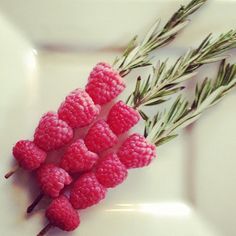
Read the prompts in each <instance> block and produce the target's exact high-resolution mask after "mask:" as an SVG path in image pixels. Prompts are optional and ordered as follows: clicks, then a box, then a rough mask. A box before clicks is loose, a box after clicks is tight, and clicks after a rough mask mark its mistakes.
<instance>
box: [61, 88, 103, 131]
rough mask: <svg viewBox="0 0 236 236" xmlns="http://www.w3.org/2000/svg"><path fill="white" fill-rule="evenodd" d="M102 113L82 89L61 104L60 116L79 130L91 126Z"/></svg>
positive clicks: (75, 91)
mask: <svg viewBox="0 0 236 236" xmlns="http://www.w3.org/2000/svg"><path fill="white" fill-rule="evenodd" d="M99 112H100V106H99V105H95V104H94V102H93V100H92V98H91V97H90V96H89V95H88V93H86V92H85V91H84V90H82V89H76V90H74V91H72V92H71V93H70V94H69V95H68V96H67V97H66V99H65V101H64V102H63V103H62V104H61V106H60V108H59V110H58V116H59V118H60V119H61V120H64V121H65V122H66V123H67V124H68V125H70V127H72V128H79V127H84V126H86V125H89V124H90V123H91V122H92V121H93V120H94V119H95V117H96V116H97V115H98V114H99Z"/></svg>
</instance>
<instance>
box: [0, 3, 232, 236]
mask: <svg viewBox="0 0 236 236" xmlns="http://www.w3.org/2000/svg"><path fill="white" fill-rule="evenodd" d="M9 2H10V1H8V3H7V1H2V0H1V1H0V6H1V5H2V12H3V14H0V29H1V41H2V44H1V45H0V52H1V53H0V67H1V69H0V82H1V93H0V150H1V156H2V158H1V165H0V173H1V176H3V175H4V173H5V172H7V170H8V169H9V168H10V167H11V166H12V165H14V162H13V161H12V156H11V148H12V146H13V145H14V143H15V142H16V141H17V140H18V139H21V138H31V137H32V134H33V131H34V128H35V127H36V125H37V122H38V120H39V118H40V116H41V115H42V114H43V113H44V112H46V111H48V110H56V109H57V107H58V105H59V104H60V102H61V101H62V100H63V98H64V97H65V96H66V94H68V92H70V91H71V90H73V89H74V88H77V87H84V85H85V83H86V78H87V76H88V74H89V71H90V70H91V68H92V67H93V66H94V65H95V64H96V63H97V62H99V61H108V62H112V61H113V59H114V57H115V56H116V55H117V52H112V51H111V52H108V53H106V52H98V51H91V50H88V51H86V50H84V51H78V50H77V49H78V48H81V47H82V48H84V47H86V48H88V47H90V46H91V45H95V44H96V41H94V40H95V39H94V38H96V35H97V34H101V33H102V34H103V35H105V34H106V32H105V30H104V28H103V27H102V26H101V27H100V28H101V29H102V30H101V31H99V32H98V31H97V30H98V29H97V28H98V27H94V28H93V30H94V32H93V34H92V35H91V32H90V31H89V32H90V33H87V34H86V30H84V31H81V32H82V33H83V34H85V35H84V36H83V37H82V39H83V40H82V43H81V44H77V42H76V43H74V42H73V41H72V40H70V39H71V38H72V36H69V35H70V33H68V30H65V32H64V33H63V32H61V34H60V35H58V34H57V33H56V30H55V31H53V30H52V25H51V23H50V22H51V21H50V19H49V18H48V19H47V20H48V27H49V28H50V30H52V33H51V36H50V35H49V36H48V38H47V36H46V31H43V32H41V33H42V34H44V35H43V36H44V37H42V38H41V39H40V40H42V41H40V44H42V45H46V46H48V45H49V46H50V45H52V44H53V42H55V45H57V46H58V45H59V48H60V49H61V48H62V46H61V45H66V48H67V47H68V45H71V48H73V49H74V50H72V51H70V52H56V51H55V50H40V49H39V50H37V51H36V50H35V49H34V48H35V43H37V39H38V38H37V37H36V36H38V32H39V29H38V28H37V27H39V26H38V25H37V24H35V25H34V27H31V28H30V29H29V27H26V26H25V25H24V24H23V23H24V22H25V18H27V17H28V20H30V17H31V16H32V14H33V13H34V14H37V10H35V9H34V11H33V10H32V9H33V8H31V9H30V6H31V5H30V4H29V5H28V10H27V13H28V15H29V16H27V14H26V15H24V19H23V18H22V15H21V14H20V13H19V12H22V9H21V10H19V12H18V14H16V12H15V11H16V10H13V8H12V7H11V6H10V4H9ZM19 2H21V3H22V1H19ZM25 2H27V1H25ZM61 2H62V4H68V5H67V10H66V11H65V12H62V13H61V14H62V17H64V18H68V17H69V16H68V14H69V13H68V12H69V9H70V8H73V4H70V3H68V1H66V2H67V3H65V2H63V1H61ZM105 2H106V1H105ZM105 2H103V3H101V5H100V7H101V9H104V6H105V7H106V9H112V3H111V2H106V3H105ZM135 2H136V1H129V4H128V6H127V7H128V8H129V11H128V10H127V9H126V11H127V14H124V15H123V18H124V19H123V20H124V21H125V19H126V20H127V22H128V21H129V17H130V16H133V17H134V19H136V20H139V22H140V24H142V19H144V20H145V21H146V22H152V21H153V19H154V18H155V17H153V15H151V16H150V15H148V9H153V8H154V7H155V8H156V9H157V6H159V7H158V9H157V11H156V13H155V15H159V16H160V17H162V18H164V19H166V18H167V16H169V15H170V14H171V13H172V12H173V10H174V9H175V7H176V5H178V4H177V3H175V7H174V6H173V7H171V6H170V5H171V4H172V3H173V2H171V1H166V2H165V1H153V2H152V1H147V2H148V3H147V4H144V3H142V4H141V3H139V4H137V5H135ZM137 2H140V1H137ZM141 2H144V1H141ZM185 2H186V1H185ZM178 3H179V2H178ZM84 4H85V3H84ZM89 4H90V5H89ZM106 4H107V5H106ZM116 4H118V5H119V4H120V5H119V7H120V9H122V6H124V4H125V3H124V2H123V1H117V2H116ZM132 4H133V5H132ZM152 4H153V5H152ZM158 4H159V5H158ZM118 5H117V6H118ZM95 6H97V5H94V4H92V3H91V2H88V3H87V5H86V8H85V9H89V8H90V9H92V11H93V7H95ZM132 6H136V8H138V7H137V6H140V8H141V9H139V10H136V11H135V12H134V13H133V15H132ZM145 6H146V8H145ZM150 6H152V7H150ZM169 6H170V7H169ZM44 7H45V11H47V5H46V4H45V6H44ZM62 7H63V6H62ZM16 8H17V7H16ZM16 8H15V9H16ZM136 8H135V9H136ZM142 8H143V15H142V17H141V19H139V18H140V17H139V18H138V14H137V12H142ZM163 9H165V10H166V11H165V12H164V13H163ZM235 9H236V1H210V2H209V3H208V4H207V5H206V6H205V8H203V9H202V10H201V11H200V12H199V13H198V14H196V15H195V16H194V17H193V22H192V23H191V25H189V27H188V28H187V29H186V30H185V31H184V32H183V33H182V34H181V35H180V36H179V37H178V38H177V40H176V41H175V42H174V43H173V44H171V45H170V46H169V47H166V48H163V49H161V50H159V51H158V53H159V54H158V59H161V60H163V59H165V58H166V57H171V59H172V60H173V59H174V58H176V57H177V56H178V55H181V54H182V53H184V52H185V51H186V50H187V48H188V47H189V46H191V45H193V46H194V45H197V44H198V43H199V42H200V41H201V40H202V39H203V38H204V36H205V35H206V34H207V33H209V32H215V33H216V35H217V34H218V33H220V32H225V31H227V30H228V29H230V28H233V27H235V22H236V15H235V12H234V11H235ZM31 10H32V11H31ZM126 11H125V12H126ZM30 12H31V13H30ZM32 12H33V13H32ZM128 12H129V14H128ZM152 13H153V14H154V12H152ZM226 13H227V14H226ZM104 14H106V11H104ZM4 15H6V16H7V17H6V16H4ZM46 16H47V17H49V16H48V15H47V13H45V17H46ZM17 17H18V18H17ZM79 17H80V16H79V15H78V20H79V19H80V18H79ZM90 17H91V18H92V19H93V15H90ZM106 17H107V19H111V18H112V17H111V14H110V13H107V15H103V18H106ZM125 17H126V18H125ZM92 19H91V21H92ZM94 19H96V17H95V16H94ZM31 20H32V19H31ZM47 20H45V22H47ZM10 21H11V22H15V23H10ZM17 21H18V22H17ZM22 22H23V23H22ZM114 22H115V26H114V27H111V28H112V29H111V32H110V34H108V35H107V37H105V36H103V37H99V38H98V42H97V45H98V46H97V48H101V47H103V46H104V45H106V46H107V47H109V46H111V44H112V43H113V44H114V42H119V40H120V39H121V37H122V39H121V41H122V42H124V41H128V39H129V36H130V34H129V33H127V32H132V34H133V32H134V30H133V26H134V24H135V21H134V22H133V21H131V23H129V24H127V25H126V26H125V25H124V24H118V22H119V21H118V16H116V15H115V16H114ZM132 22H133V23H132ZM54 24H55V22H54ZM68 24H70V22H68ZM80 24H81V25H84V27H90V24H89V23H88V22H87V23H86V21H83V22H80ZM100 24H102V21H101V22H100ZM103 24H104V23H103ZM111 24H112V23H111ZM147 25H148V24H147ZM144 26H145V25H141V28H142V29H143V28H144ZM74 27H75V26H74ZM76 27H77V26H76ZM76 27H75V29H74V30H76ZM104 27H105V25H104ZM136 27H137V26H136ZM34 28H35V31H34ZM115 28H117V29H118V33H117V34H116V33H115V31H114V29H115ZM55 29H57V27H55ZM40 30H42V29H40ZM44 30H45V29H44ZM90 30H91V29H90ZM22 31H23V32H24V33H22ZM71 31H72V32H73V30H71ZM34 33H35V34H34ZM63 34H64V36H62V35H63ZM111 34H112V35H113V36H112V37H111ZM32 35H35V37H32ZM52 35H54V36H55V37H54V36H53V37H52ZM73 36H74V35H73ZM63 37H64V38H66V40H64V41H63ZM53 38H55V40H54V41H53V40H52V39H53ZM56 38H57V40H56ZM87 38H93V40H91V41H88V42H87V41H86V39H87ZM108 40H110V41H108ZM86 42H87V43H88V45H87V44H86ZM63 43H64V44H63ZM33 45H34V46H33ZM112 46H114V47H117V46H122V45H120V44H119V43H118V44H115V45H112ZM95 48H96V46H95ZM231 54H232V55H234V54H233V53H231ZM229 60H231V61H236V57H235V56H234V57H232V58H231V59H229ZM216 68H217V67H216V65H212V66H207V67H204V68H202V69H200V70H199V74H198V76H197V77H196V80H197V79H201V78H202V77H204V76H205V75H206V74H207V75H208V74H209V75H212V76H214V74H215V71H216ZM140 73H141V74H142V75H143V76H145V75H146V73H147V72H144V71H141V70H138V71H136V72H135V73H132V74H131V75H130V76H129V77H128V78H127V79H126V81H127V90H126V91H125V92H124V93H123V94H122V95H121V96H120V97H119V98H120V99H126V98H127V95H128V94H129V93H130V92H131V91H132V88H133V86H134V80H135V78H136V77H137V75H138V74H140ZM187 92H188V93H191V88H190V89H189V90H188V91H187ZM235 95H236V94H235V91H234V92H233V93H231V94H230V95H229V96H227V98H225V100H224V101H223V102H222V103H221V104H219V105H218V106H217V107H215V108H213V109H211V110H210V111H208V112H207V113H206V115H204V116H203V117H202V119H201V120H200V121H199V122H198V123H196V124H195V125H194V127H193V128H192V129H188V130H186V131H184V132H182V134H181V136H179V138H177V139H176V140H174V141H172V142H171V143H169V144H166V145H164V146H163V147H160V148H159V149H158V159H157V160H156V161H155V162H153V164H152V165H151V166H150V167H148V168H144V169H139V170H132V171H130V172H129V177H128V179H127V181H126V182H125V183H124V184H122V185H121V186H119V187H117V188H116V189H113V190H110V191H109V193H108V195H107V198H106V200H105V201H103V202H102V203H101V204H99V205H98V206H95V207H92V208H90V209H88V210H83V211H81V212H80V213H81V226H80V228H79V229H78V230H76V231H75V232H72V233H68V235H78V236H79V235H83V236H91V235H94V236H95V235H104V236H108V235H114V236H118V235H119V236H120V235H122V236H130V235H132V234H134V235H136V236H143V235H144V234H148V235H149V236H156V235H160V236H190V235H191V236H234V235H236V229H235V227H234V226H235V225H234V224H235V223H234V219H235V218H236V204H235V199H236V188H235V181H236V174H235V167H236V159H235V145H236V138H235V131H236V122H235V120H236V112H235V103H236V96H235ZM106 109H108V107H107V108H106ZM133 131H140V132H141V131H142V125H139V126H137V127H136V128H135V129H134V130H133ZM0 188H1V194H0V204H1V211H0V219H1V221H0V235H4V236H18V235H24V236H30V235H36V233H37V232H38V231H39V230H40V229H41V227H42V226H43V225H44V224H45V220H44V216H43V214H44V210H43V208H44V207H45V206H46V204H47V201H46V200H45V201H44V202H42V204H40V206H39V209H38V211H37V212H36V213H34V214H33V215H32V216H31V217H27V216H26V215H25V209H26V207H27V205H29V203H30V201H32V199H33V198H34V197H35V196H36V195H37V191H38V189H37V186H36V183H35V181H34V176H33V175H29V174H28V173H25V172H23V171H19V173H17V174H16V176H15V177H13V178H12V179H9V180H8V181H6V180H5V179H4V178H0ZM49 235H67V233H64V232H61V231H59V230H57V229H53V230H52V231H51V232H50V234H49Z"/></svg>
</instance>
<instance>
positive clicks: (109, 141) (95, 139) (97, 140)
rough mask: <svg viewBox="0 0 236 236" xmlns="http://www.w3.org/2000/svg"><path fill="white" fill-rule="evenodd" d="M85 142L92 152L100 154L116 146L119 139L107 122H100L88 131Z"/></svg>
mask: <svg viewBox="0 0 236 236" xmlns="http://www.w3.org/2000/svg"><path fill="white" fill-rule="evenodd" d="M84 142H85V145H86V146H87V147H88V149H89V150H90V151H92V152H96V153H99V152H102V151H105V150H106V149H108V148H110V147H112V146H114V145H115V144H116V143H117V142H118V138H117V136H116V135H115V134H114V133H113V131H112V130H111V129H110V127H109V125H108V124H107V123H106V121H105V120H98V121H96V122H95V123H94V124H93V125H92V126H91V127H90V129H89V130H88V132H87V134H86V136H85V138H84Z"/></svg>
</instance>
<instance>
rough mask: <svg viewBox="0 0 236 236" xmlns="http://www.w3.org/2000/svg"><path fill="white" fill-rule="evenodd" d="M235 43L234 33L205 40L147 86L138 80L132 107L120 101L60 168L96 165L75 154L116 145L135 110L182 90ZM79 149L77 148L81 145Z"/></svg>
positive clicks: (133, 118) (160, 70) (132, 122)
mask: <svg viewBox="0 0 236 236" xmlns="http://www.w3.org/2000/svg"><path fill="white" fill-rule="evenodd" d="M235 40H236V32H235V31H229V32H228V33H226V34H223V35H221V36H220V37H219V38H218V39H216V40H215V41H213V42H212V41H211V39H210V37H209V36H208V37H207V38H206V39H205V40H204V41H203V42H202V43H201V44H200V46H199V47H198V48H197V49H193V50H190V51H189V52H187V53H186V54H185V55H183V56H182V57H180V58H179V59H178V60H177V61H176V63H175V64H174V66H172V67H170V68H169V69H168V70H167V68H166V64H164V63H163V64H162V65H161V66H160V67H159V68H157V69H156V71H155V73H154V75H155V77H154V78H153V81H151V82H150V80H149V79H148V80H146V81H144V82H143V83H142V84H141V82H140V77H139V78H138V80H137V85H136V88H135V91H134V92H133V93H132V94H131V95H130V98H129V99H128V101H129V103H131V104H132V105H133V107H130V106H128V105H127V104H125V103H123V102H122V101H119V102H117V103H116V104H115V105H114V106H113V107H112V108H111V110H110V112H109V114H108V118H107V122H105V121H104V120H99V121H97V122H95V123H94V124H93V126H92V127H91V128H90V129H89V131H88V133H87V135H86V136H85V140H84V142H83V147H84V151H81V150H80V148H77V153H76V152H73V151H72V152H70V153H69V154H67V155H64V156H63V158H62V160H63V161H62V164H61V167H62V168H66V170H67V171H69V172H80V171H88V170H90V169H91V168H92V167H93V165H94V164H95V163H96V160H97V159H98V157H97V156H96V158H94V159H90V157H88V156H87V157H86V156H83V157H82V156H81V155H79V154H78V151H79V152H81V153H86V152H88V150H90V151H91V152H89V153H90V154H92V155H93V156H94V157H95V153H100V152H102V151H104V150H106V149H108V148H110V147H112V146H113V145H115V144H116V142H117V141H118V137H117V135H119V134H122V133H124V132H126V131H128V130H129V129H130V128H131V127H132V126H134V125H135V124H136V123H137V122H138V121H139V115H138V112H137V109H139V107H141V106H142V105H143V106H145V105H156V104H159V103H161V102H163V101H165V100H166V96H168V95H170V94H173V93H175V92H177V91H179V89H182V87H180V86H179V83H181V82H182V81H183V80H184V81H185V80H186V79H190V78H192V76H193V75H194V74H195V72H194V71H195V70H196V69H197V68H199V67H200V66H201V65H202V64H204V63H210V62H214V61H217V60H219V59H220V58H222V57H225V56H224V55H223V56H221V57H219V55H221V54H222V52H224V51H226V50H227V49H230V48H233V47H235ZM164 70H167V73H166V75H163V74H162V73H163V71H164ZM161 77H163V78H162V81H160V82H158V81H159V78H161ZM176 81H177V82H176ZM166 88H167V89H166ZM131 100H132V101H131ZM139 112H140V114H141V115H142V116H143V118H144V119H145V118H146V116H145V115H144V113H143V112H142V111H141V110H139ZM75 146H76V145H75ZM77 146H78V145H77ZM79 146H80V147H81V144H80V145H79ZM87 149H88V150H87ZM86 161H87V164H86V165H85V166H83V165H84V164H83V163H86ZM69 163H71V164H69ZM88 163H90V164H88ZM81 165H82V166H81Z"/></svg>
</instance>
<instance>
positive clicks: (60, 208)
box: [37, 195, 80, 236]
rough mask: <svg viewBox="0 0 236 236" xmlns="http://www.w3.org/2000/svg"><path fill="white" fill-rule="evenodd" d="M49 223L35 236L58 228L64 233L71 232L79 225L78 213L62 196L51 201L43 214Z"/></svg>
mask: <svg viewBox="0 0 236 236" xmlns="http://www.w3.org/2000/svg"><path fill="white" fill-rule="evenodd" d="M45 215H46V217H47V219H48V221H49V223H48V224H47V225H46V226H45V227H44V229H42V230H41V231H40V233H39V234H38V235H37V236H43V235H45V234H46V233H47V231H48V230H49V229H50V228H51V227H58V228H60V229H61V230H64V231H73V230H75V229H76V228H77V227H78V226H79V224H80V218H79V214H78V212H77V211H76V210H75V209H74V208H73V207H72V205H71V203H70V202H69V200H68V198H67V197H66V196H64V195H61V196H59V197H58V198H56V199H54V200H52V202H51V204H50V205H49V206H48V208H47V210H46V213H45Z"/></svg>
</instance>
